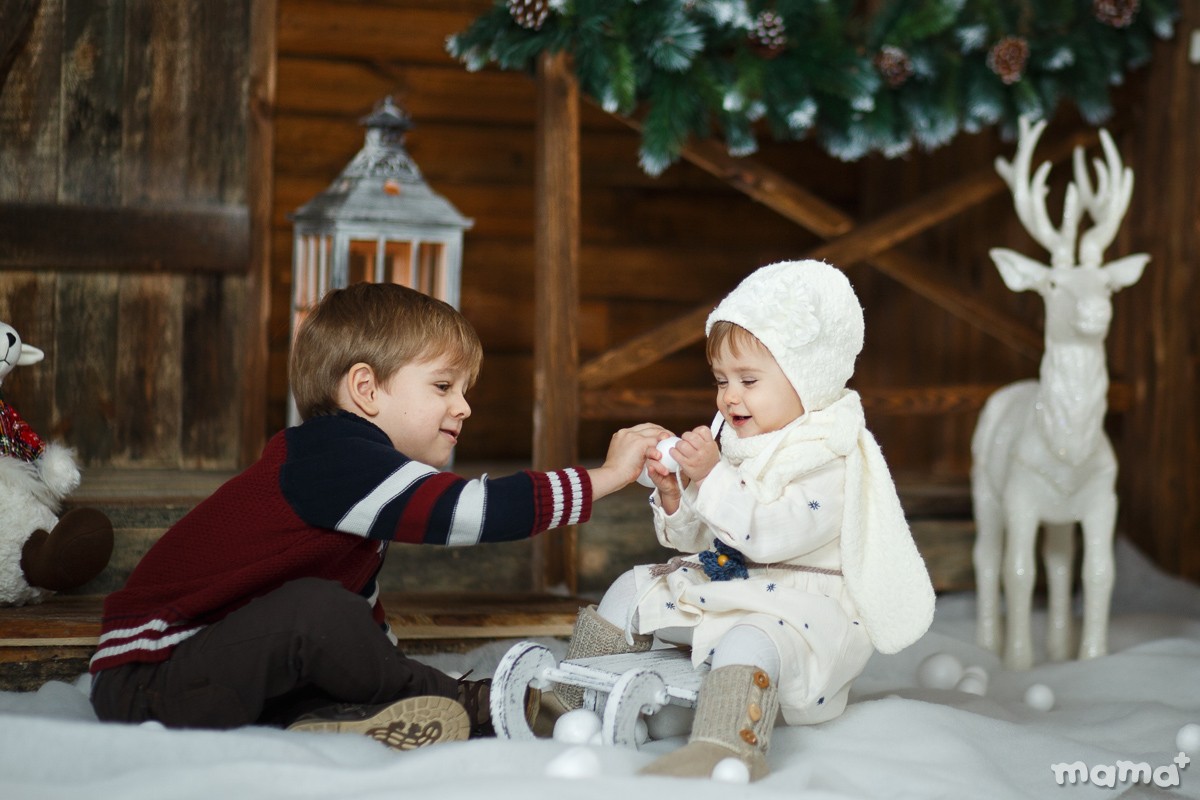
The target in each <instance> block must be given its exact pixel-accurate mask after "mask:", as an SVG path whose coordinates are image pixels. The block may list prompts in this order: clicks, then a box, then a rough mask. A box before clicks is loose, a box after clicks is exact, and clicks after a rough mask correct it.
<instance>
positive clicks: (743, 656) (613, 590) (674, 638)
mask: <svg viewBox="0 0 1200 800" xmlns="http://www.w3.org/2000/svg"><path fill="white" fill-rule="evenodd" d="M637 599H638V596H637V584H636V583H635V581H634V578H633V572H632V571H629V572H626V573H624V574H623V575H621V577H619V578H617V579H616V580H615V581H613V582H612V585H611V586H609V587H608V591H607V592H605V593H604V597H602V598H601V599H600V605H599V606H597V608H596V613H597V614H599V615H600V616H601V617H603V618H604V619H606V620H608V621H609V622H611V623H612V624H613V625H616V626H617V627H618V628H620V629H621V630H626V624H628V625H629V628H630V629H633V630H636V627H637V609H636V605H637ZM691 634H692V631H691V629H690V628H664V629H662V630H658V631H655V635H656V636H657V637H658V638H660V639H662V640H663V641H666V642H672V643H676V644H690V643H691V638H692V637H691ZM734 664H745V665H749V666H753V667H758V668H759V669H761V670H762V671H763V672H765V673H767V675H768V676H769V677H770V678H771V681H772V682H775V681H778V680H779V670H780V659H779V648H777V647H776V646H775V643H774V642H773V641H771V637H770V636H768V635H767V634H765V633H763V631H762V629H760V628H759V627H757V626H755V625H753V624H749V623H746V624H742V623H739V624H737V625H734V626H733V627H732V628H730V629H729V632H728V633H726V634H725V635H724V636H722V637H721V640H720V641H719V642H717V647H716V650H715V652H714V653H713V656H712V668H713V669H719V668H720V667H728V666H732V665H734Z"/></svg>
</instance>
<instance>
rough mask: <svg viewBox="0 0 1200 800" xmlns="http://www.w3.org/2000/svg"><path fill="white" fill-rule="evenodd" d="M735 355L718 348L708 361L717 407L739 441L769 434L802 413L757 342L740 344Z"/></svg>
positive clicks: (724, 347) (776, 367) (796, 396)
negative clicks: (715, 383)
mask: <svg viewBox="0 0 1200 800" xmlns="http://www.w3.org/2000/svg"><path fill="white" fill-rule="evenodd" d="M738 350H739V352H738V353H737V354H736V355H735V354H734V353H733V351H732V350H731V349H730V347H729V343H728V342H726V343H725V344H723V345H721V347H720V349H719V350H718V352H717V355H716V357H715V358H714V359H713V362H712V371H713V377H714V378H715V379H716V381H717V408H718V409H719V410H720V411H721V414H722V416H724V417H725V422H726V424H727V425H730V426H731V427H732V428H733V430H734V431H735V432H736V433H737V435H738V438H739V439H745V438H747V437H750V436H758V435H759V434H763V433H772V432H774V431H777V430H779V429H780V428H782V427H783V426H784V425H787V424H788V423H789V422H791V421H792V420H794V419H796V418H798V417H799V416H800V415H802V414H803V413H804V405H803V404H802V403H801V402H800V395H799V394H797V393H796V389H795V388H794V387H793V386H792V383H791V381H789V380H788V379H787V376H785V375H784V374H783V370H781V369H780V368H779V364H777V363H776V362H775V358H774V356H772V355H771V353H770V352H769V351H768V350H767V349H766V348H765V347H763V346H762V345H761V344H759V343H758V342H757V341H754V342H749V343H742V344H740V346H739V348H738Z"/></svg>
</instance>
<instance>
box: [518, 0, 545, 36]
mask: <svg viewBox="0 0 1200 800" xmlns="http://www.w3.org/2000/svg"><path fill="white" fill-rule="evenodd" d="M508 13H509V14H512V18H513V19H514V20H515V21H516V23H517V24H518V25H520V26H521V27H522V28H528V29H529V30H531V31H537V30H541V28H542V24H543V23H544V22H545V21H546V17H548V16H550V0H508Z"/></svg>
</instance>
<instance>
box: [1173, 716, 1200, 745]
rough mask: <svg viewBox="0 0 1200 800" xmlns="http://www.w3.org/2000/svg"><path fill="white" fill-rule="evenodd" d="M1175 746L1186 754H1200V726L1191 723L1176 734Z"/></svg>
mask: <svg viewBox="0 0 1200 800" xmlns="http://www.w3.org/2000/svg"><path fill="white" fill-rule="evenodd" d="M1175 746H1176V747H1178V748H1179V749H1180V750H1182V751H1183V752H1185V753H1200V725H1197V724H1196V723H1195V722H1189V723H1188V724H1187V725H1184V726H1183V727H1182V728H1180V729H1179V733H1177V734H1175Z"/></svg>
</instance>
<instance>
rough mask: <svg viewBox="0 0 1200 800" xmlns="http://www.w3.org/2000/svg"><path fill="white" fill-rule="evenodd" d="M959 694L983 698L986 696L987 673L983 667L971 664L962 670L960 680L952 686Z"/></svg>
mask: <svg viewBox="0 0 1200 800" xmlns="http://www.w3.org/2000/svg"><path fill="white" fill-rule="evenodd" d="M954 688H955V689H957V690H958V691H960V692H965V693H966V694H974V695H978V696H979V697H983V696H984V695H985V694H987V688H988V673H987V670H986V669H984V668H983V667H981V666H979V665H977V664H972V665H971V666H969V667H965V668H964V669H963V674H962V678H960V679H959V681H958V683H957V684H955V686H954Z"/></svg>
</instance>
